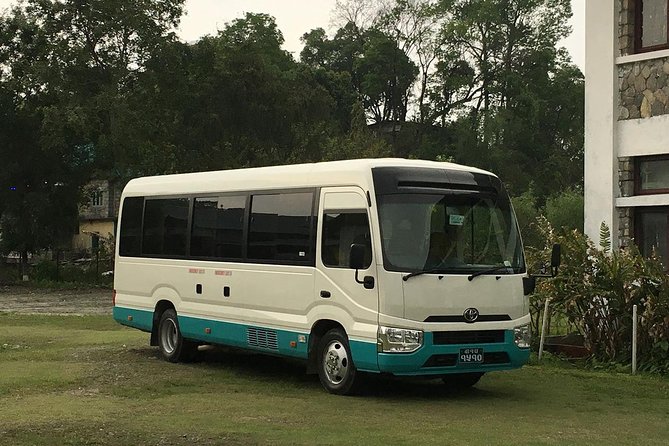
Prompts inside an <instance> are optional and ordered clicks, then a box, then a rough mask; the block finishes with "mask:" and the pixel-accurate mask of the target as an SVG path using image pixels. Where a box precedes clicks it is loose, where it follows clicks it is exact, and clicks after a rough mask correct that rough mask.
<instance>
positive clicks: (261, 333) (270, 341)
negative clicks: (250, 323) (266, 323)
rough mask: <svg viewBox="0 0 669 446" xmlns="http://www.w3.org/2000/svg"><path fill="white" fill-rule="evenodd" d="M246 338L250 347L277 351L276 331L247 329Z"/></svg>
mask: <svg viewBox="0 0 669 446" xmlns="http://www.w3.org/2000/svg"><path fill="white" fill-rule="evenodd" d="M247 337H248V343H249V345H250V346H251V347H257V348H265V349H268V350H278V349H279V346H278V343H277V340H276V331H273V330H266V329H264V328H256V327H249V329H248V334H247Z"/></svg>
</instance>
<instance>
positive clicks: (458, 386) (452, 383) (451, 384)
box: [442, 373, 483, 390]
mask: <svg viewBox="0 0 669 446" xmlns="http://www.w3.org/2000/svg"><path fill="white" fill-rule="evenodd" d="M482 376H483V373H453V374H451V375H446V376H444V377H443V378H442V379H443V381H444V384H446V387H448V388H449V389H451V390H463V389H468V388H470V387H472V386H473V385H474V384H476V383H477V382H479V380H480V379H481V377H482Z"/></svg>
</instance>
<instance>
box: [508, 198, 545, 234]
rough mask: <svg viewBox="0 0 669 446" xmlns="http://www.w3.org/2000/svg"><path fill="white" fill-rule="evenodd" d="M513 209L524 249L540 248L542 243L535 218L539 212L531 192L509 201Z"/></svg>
mask: <svg viewBox="0 0 669 446" xmlns="http://www.w3.org/2000/svg"><path fill="white" fill-rule="evenodd" d="M511 201H512V203H513V209H514V211H515V212H516V219H517V220H518V227H519V229H520V233H521V235H522V237H523V244H524V245H525V246H526V247H534V246H540V244H541V243H543V239H542V237H541V234H540V233H539V231H538V230H537V228H536V221H537V218H539V216H540V210H539V209H538V208H537V199H536V197H535V196H534V194H533V192H532V190H531V189H530V190H528V191H527V192H525V193H523V194H522V195H520V196H518V197H513V198H512V199H511Z"/></svg>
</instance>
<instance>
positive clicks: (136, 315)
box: [112, 306, 153, 332]
mask: <svg viewBox="0 0 669 446" xmlns="http://www.w3.org/2000/svg"><path fill="white" fill-rule="evenodd" d="M112 314H113V315H114V320H116V322H118V323H119V324H122V325H127V326H128V327H133V328H139V329H140V330H142V331H148V332H150V331H151V329H152V327H153V311H147V310H135V309H132V308H124V307H116V306H115V307H114V309H113V310H112Z"/></svg>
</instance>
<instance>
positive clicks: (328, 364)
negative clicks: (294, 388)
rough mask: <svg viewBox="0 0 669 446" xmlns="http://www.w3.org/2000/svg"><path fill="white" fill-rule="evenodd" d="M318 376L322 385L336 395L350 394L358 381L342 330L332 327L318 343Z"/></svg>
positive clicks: (355, 388) (358, 377)
mask: <svg viewBox="0 0 669 446" xmlns="http://www.w3.org/2000/svg"><path fill="white" fill-rule="evenodd" d="M318 377H319V378H320V380H321V384H323V387H325V389H326V390H327V391H328V392H330V393H334V394H337V395H350V394H352V393H355V391H356V390H357V387H358V386H357V384H358V383H359V382H360V376H358V373H357V370H356V369H355V365H354V364H353V360H352V358H351V349H350V348H349V346H348V338H347V337H346V334H345V333H344V331H343V330H341V329H339V328H335V329H332V330H330V331H328V332H327V333H325V335H324V336H323V337H322V338H321V340H320V342H319V344H318Z"/></svg>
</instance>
